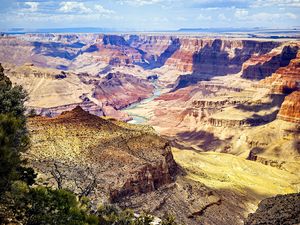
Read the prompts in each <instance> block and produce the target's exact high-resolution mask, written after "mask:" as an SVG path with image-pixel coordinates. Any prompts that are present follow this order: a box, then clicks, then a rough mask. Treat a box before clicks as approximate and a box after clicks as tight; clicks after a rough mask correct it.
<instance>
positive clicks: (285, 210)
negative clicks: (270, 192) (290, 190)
mask: <svg viewBox="0 0 300 225" xmlns="http://www.w3.org/2000/svg"><path fill="white" fill-rule="evenodd" d="M299 223H300V193H296V194H289V195H278V196H275V197H271V198H267V199H264V200H263V201H261V202H260V203H259V205H258V209H257V210H256V212H255V213H251V214H249V216H248V218H247V220H246V221H245V225H258V224H286V225H294V224H299Z"/></svg>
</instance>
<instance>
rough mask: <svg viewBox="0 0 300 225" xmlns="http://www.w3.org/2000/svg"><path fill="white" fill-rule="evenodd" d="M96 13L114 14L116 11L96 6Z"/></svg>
mask: <svg viewBox="0 0 300 225" xmlns="http://www.w3.org/2000/svg"><path fill="white" fill-rule="evenodd" d="M95 12H96V13H99V14H107V15H108V14H114V13H115V11H113V10H110V9H105V8H104V7H103V6H102V5H95Z"/></svg>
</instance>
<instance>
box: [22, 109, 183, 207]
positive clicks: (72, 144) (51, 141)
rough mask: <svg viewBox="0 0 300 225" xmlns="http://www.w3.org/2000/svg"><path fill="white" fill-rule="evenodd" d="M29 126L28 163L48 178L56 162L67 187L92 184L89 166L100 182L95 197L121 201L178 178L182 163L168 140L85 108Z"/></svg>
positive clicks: (35, 120)
mask: <svg viewBox="0 0 300 225" xmlns="http://www.w3.org/2000/svg"><path fill="white" fill-rule="evenodd" d="M118 124H119V125H118ZM28 125H29V130H30V133H31V135H32V146H31V149H30V150H29V152H28V153H26V155H25V158H27V159H28V160H29V163H30V164H32V166H33V167H34V168H35V169H36V170H37V171H38V172H39V173H41V174H44V176H45V177H46V178H45V179H48V180H49V179H50V180H51V175H50V172H51V169H52V168H53V164H54V163H56V164H57V165H58V166H59V169H60V170H61V172H62V173H64V177H65V178H64V179H65V180H64V185H66V188H67V187H70V188H71V186H68V185H70V184H71V183H72V182H74V181H76V182H77V183H80V185H82V186H85V185H86V184H88V182H89V180H88V179H87V178H85V177H84V176H83V171H86V170H87V168H89V170H91V171H92V174H94V175H95V179H96V180H97V188H96V189H95V191H94V193H93V194H92V196H91V198H92V199H94V200H95V201H96V200H97V201H100V200H101V201H103V200H104V201H112V202H117V201H120V200H121V199H122V198H124V197H128V196H130V195H133V194H141V193H147V192H150V191H154V190H157V189H158V188H159V187H161V186H163V185H165V184H169V183H171V182H173V181H174V179H175V176H176V168H177V167H176V163H175V161H174V159H173V156H172V153H171V148H170V146H169V144H168V142H167V141H166V140H164V139H162V138H160V137H159V136H157V135H155V134H154V132H153V131H151V130H148V129H147V128H143V127H133V126H131V127H129V126H127V125H126V124H122V123H120V122H114V121H109V120H104V119H102V118H99V117H97V116H94V115H91V114H89V113H88V112H85V111H83V110H82V109H81V108H80V107H76V108H75V109H73V110H72V111H69V112H65V113H63V114H61V115H60V116H58V117H54V118H45V117H33V118H30V119H29V123H28ZM76 190H77V189H76ZM76 190H75V192H76ZM108 197H109V198H108Z"/></svg>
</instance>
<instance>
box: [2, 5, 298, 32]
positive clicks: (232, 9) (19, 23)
mask: <svg viewBox="0 0 300 225" xmlns="http://www.w3.org/2000/svg"><path fill="white" fill-rule="evenodd" d="M0 15H1V20H0V30H6V29H11V28H27V29H37V28H70V27H101V28H114V29H118V30H136V31H159V30H177V29H180V28H226V27H234V28H250V27H251V28H253V27H264V28H293V27H298V28H300V0H87V1H84V0H70V1H63V0H30V1H28V0H0Z"/></svg>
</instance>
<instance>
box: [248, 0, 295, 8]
mask: <svg viewBox="0 0 300 225" xmlns="http://www.w3.org/2000/svg"><path fill="white" fill-rule="evenodd" d="M251 6H252V7H269V6H274V7H300V0H255V1H253V2H252V4H251Z"/></svg>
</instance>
